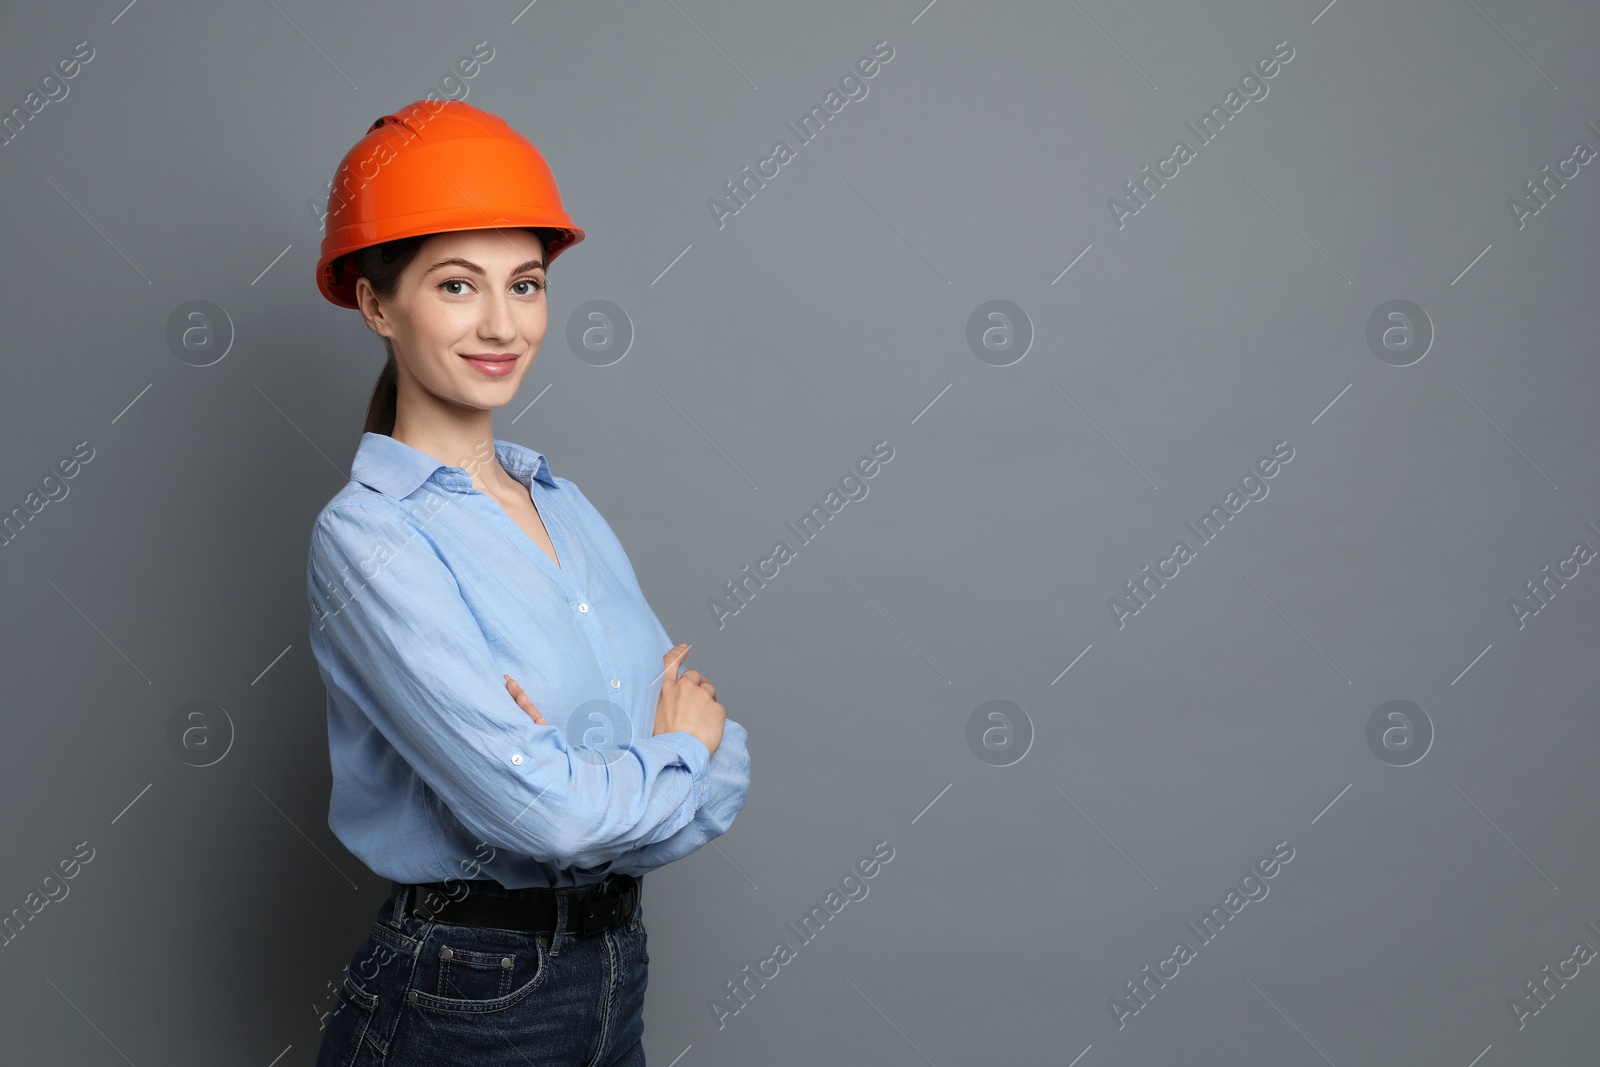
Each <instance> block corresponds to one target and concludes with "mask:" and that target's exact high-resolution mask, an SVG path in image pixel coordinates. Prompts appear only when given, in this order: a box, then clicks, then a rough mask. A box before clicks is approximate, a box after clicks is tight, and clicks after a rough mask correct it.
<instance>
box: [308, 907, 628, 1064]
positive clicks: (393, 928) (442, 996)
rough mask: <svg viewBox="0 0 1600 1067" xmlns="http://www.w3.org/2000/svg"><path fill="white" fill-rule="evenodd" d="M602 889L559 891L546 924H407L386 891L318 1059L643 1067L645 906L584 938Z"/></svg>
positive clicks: (413, 918) (416, 919) (411, 918)
mask: <svg viewBox="0 0 1600 1067" xmlns="http://www.w3.org/2000/svg"><path fill="white" fill-rule="evenodd" d="M596 891H597V887H596V886H583V887H579V888H572V889H557V890H551V891H548V892H553V893H554V894H555V895H556V897H557V918H558V929H557V930H555V931H544V932H541V933H525V932H522V931H518V930H498V929H491V928H486V927H472V926H459V925H455V924H452V923H446V922H440V921H437V920H433V919H429V918H424V917H422V916H419V915H415V914H408V915H406V916H405V917H404V918H403V919H402V920H401V921H400V922H399V923H398V924H397V923H396V922H395V921H394V901H393V900H392V899H391V900H385V901H384V902H383V904H382V906H381V907H380V908H379V909H378V916H377V919H376V921H374V923H373V925H372V930H371V932H370V933H369V934H368V935H367V939H366V940H365V941H364V942H362V944H361V946H360V947H359V948H358V949H356V951H355V954H354V955H353V956H351V958H350V963H349V966H348V969H347V970H346V972H345V975H344V978H343V980H342V983H341V985H340V989H339V998H338V1005H337V1007H336V1008H335V1009H334V1011H333V1013H332V1014H330V1015H329V1016H328V1019H327V1024H326V1026H325V1028H324V1030H323V1036H322V1046H321V1050H320V1052H319V1053H318V1056H317V1067H380V1065H382V1067H446V1065H456V1064H459V1065H463V1067H466V1065H473V1067H476V1065H481V1064H497V1065H499V1064H527V1065H529V1067H568V1065H570V1067H644V1062H645V1060H644V1046H643V1044H642V1042H641V1039H642V1037H643V1034H644V994H645V986H646V983H647V982H648V978H649V966H648V965H649V962H650V955H649V947H648V944H647V935H646V932H645V928H644V912H643V909H642V907H636V908H635V909H634V913H633V916H632V917H631V918H628V919H624V920H623V921H622V922H621V923H619V924H618V925H616V926H614V927H612V928H611V929H610V930H607V931H605V932H604V933H600V934H595V935H593V936H591V937H586V938H582V937H579V936H577V935H576V934H575V933H573V932H571V931H570V930H569V929H568V927H569V926H574V927H575V926H576V925H577V918H576V916H577V909H578V907H579V902H581V901H582V900H583V899H584V898H586V897H589V896H592V895H594V894H595V892H596ZM407 892H408V894H409V893H411V892H415V890H414V889H410V890H407ZM520 892H521V893H524V894H525V893H526V892H528V891H527V890H523V891H520ZM473 893H474V894H475V895H480V894H483V893H488V894H490V895H494V896H514V895H517V894H518V893H519V891H517V890H506V889H501V888H499V887H498V886H491V887H488V888H487V889H484V888H480V887H478V886H474V888H473ZM569 916H570V918H569ZM447 950H448V951H447ZM507 960H509V961H510V965H509V966H507V965H506V961H507Z"/></svg>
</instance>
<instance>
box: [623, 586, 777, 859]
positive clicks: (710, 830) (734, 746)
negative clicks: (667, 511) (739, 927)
mask: <svg viewBox="0 0 1600 1067" xmlns="http://www.w3.org/2000/svg"><path fill="white" fill-rule="evenodd" d="M634 584H635V586H637V585H638V578H637V577H635V578H634ZM639 595H640V599H641V600H643V599H644V594H643V592H641V593H640V594H639ZM646 610H647V611H649V612H650V618H651V620H652V621H653V622H654V623H655V628H656V643H657V645H659V646H660V647H661V648H662V650H663V654H664V653H665V650H666V649H669V648H671V647H672V644H673V642H672V639H671V638H670V637H668V636H667V629H666V627H665V626H662V625H661V619H660V617H659V616H657V615H656V613H655V610H654V609H653V608H650V607H649V606H648V604H646ZM662 736H665V735H662ZM749 792H750V734H749V732H748V731H746V730H745V728H744V726H743V725H742V724H740V723H737V722H735V721H734V720H732V719H727V720H725V721H724V722H723V725H722V741H721V743H719V744H718V745H717V750H716V751H715V752H713V753H712V754H711V762H710V763H709V764H708V765H707V774H706V791H705V795H704V796H703V797H702V799H701V802H700V809H699V810H698V811H696V812H695V813H694V819H693V821H691V822H690V823H689V825H688V826H685V827H684V828H683V829H681V830H679V831H678V832H677V833H675V834H673V835H672V836H671V837H668V838H666V839H665V840H663V841H658V842H655V843H653V844H650V845H645V846H642V847H640V848H635V849H631V850H629V851H628V852H625V853H623V854H622V855H621V856H620V857H618V858H617V860H616V861H615V862H614V863H613V864H612V865H611V868H610V869H611V870H612V871H615V872H616V873H618V874H637V875H643V874H647V873H649V872H650V871H652V870H654V869H656V868H657V867H664V866H666V865H667V864H669V863H671V862H672V861H673V860H681V859H683V858H684V857H685V856H688V855H691V854H693V853H694V852H697V851H699V850H700V849H701V848H702V847H704V846H705V845H708V844H710V843H711V841H712V840H713V839H714V838H718V837H721V836H722V835H723V834H725V833H727V832H728V830H729V829H731V828H732V826H733V820H734V817H735V816H737V815H738V814H739V812H740V811H741V810H742V809H743V808H744V801H745V797H746V795H747V794H748V793H749Z"/></svg>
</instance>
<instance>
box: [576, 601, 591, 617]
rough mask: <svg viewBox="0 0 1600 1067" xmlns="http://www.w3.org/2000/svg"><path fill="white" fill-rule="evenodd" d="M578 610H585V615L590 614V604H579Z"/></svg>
mask: <svg viewBox="0 0 1600 1067" xmlns="http://www.w3.org/2000/svg"><path fill="white" fill-rule="evenodd" d="M578 610H579V611H581V612H583V613H584V614H585V615H587V614H589V605H587V604H579V605H578Z"/></svg>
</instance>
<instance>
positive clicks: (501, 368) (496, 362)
mask: <svg viewBox="0 0 1600 1067" xmlns="http://www.w3.org/2000/svg"><path fill="white" fill-rule="evenodd" d="M461 358H462V359H464V360H466V361H467V363H468V365H469V366H472V367H475V368H477V370H478V372H479V373H480V374H487V375H488V376H489V377H491V378H504V377H505V376H506V375H508V374H510V373H511V372H512V370H514V369H515V368H516V365H517V357H516V356H509V355H494V356H462V357H461Z"/></svg>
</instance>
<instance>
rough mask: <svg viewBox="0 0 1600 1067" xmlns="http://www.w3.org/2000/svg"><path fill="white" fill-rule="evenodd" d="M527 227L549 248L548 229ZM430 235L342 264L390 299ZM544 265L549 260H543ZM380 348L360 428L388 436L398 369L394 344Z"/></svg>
mask: <svg viewBox="0 0 1600 1067" xmlns="http://www.w3.org/2000/svg"><path fill="white" fill-rule="evenodd" d="M530 230H531V232H532V233H533V234H535V235H536V236H537V237H538V238H539V242H540V244H541V245H543V246H544V247H545V248H546V249H548V248H549V247H550V237H551V231H549V230H544V229H537V228H532V227H530ZM432 236H433V234H427V233H425V234H419V235H417V236H415V237H400V238H397V239H395V240H393V241H386V242H384V243H383V244H378V245H369V246H368V247H366V248H359V249H357V250H356V251H354V252H352V253H350V265H349V266H348V267H346V268H345V269H346V270H349V271H350V272H351V273H352V274H353V275H354V276H355V277H356V278H365V279H367V281H369V282H371V283H372V291H373V292H375V293H377V294H378V296H379V298H380V299H383V300H390V299H392V298H393V297H394V294H395V291H396V290H397V289H399V287H400V275H401V274H402V273H403V272H404V271H405V269H406V267H407V266H409V265H410V263H411V261H412V260H413V259H415V258H416V255H417V252H418V250H419V249H421V248H422V244H423V242H424V241H426V240H427V239H428V238H429V237H432ZM545 262H546V265H547V266H548V264H549V260H548V259H546V261H545ZM383 347H384V348H385V349H387V350H388V353H389V358H388V359H387V360H385V361H384V364H383V370H382V371H380V372H379V373H378V381H377V383H376V384H375V385H373V387H372V399H371V400H369V401H368V402H367V424H366V426H364V427H363V428H362V432H364V433H381V434H383V435H385V436H389V435H391V434H393V433H394V416H395V402H396V399H397V398H398V395H399V386H400V369H399V367H398V365H397V364H396V363H395V358H394V344H393V343H392V342H390V340H389V339H388V338H387V337H385V338H384V339H383Z"/></svg>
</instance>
